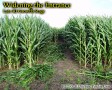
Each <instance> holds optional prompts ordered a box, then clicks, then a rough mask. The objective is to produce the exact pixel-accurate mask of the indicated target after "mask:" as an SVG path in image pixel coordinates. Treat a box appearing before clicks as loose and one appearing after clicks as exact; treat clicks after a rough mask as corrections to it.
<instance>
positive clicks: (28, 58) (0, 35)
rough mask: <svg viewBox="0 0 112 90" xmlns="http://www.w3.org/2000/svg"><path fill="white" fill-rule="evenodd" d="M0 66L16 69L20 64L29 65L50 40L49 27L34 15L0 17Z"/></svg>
mask: <svg viewBox="0 0 112 90" xmlns="http://www.w3.org/2000/svg"><path fill="white" fill-rule="evenodd" d="M0 24H1V25H0V68H2V67H8V68H9V69H10V70H11V69H18V68H19V67H20V65H21V64H23V63H24V64H28V65H29V66H30V67H32V65H33V64H34V63H36V62H37V60H38V55H39V53H40V52H41V51H42V49H43V47H45V46H46V44H48V42H49V40H50V36H49V35H50V27H49V25H48V24H46V23H45V22H44V21H42V20H41V19H39V18H36V17H29V16H26V17H24V18H21V17H18V18H15V17H12V18H8V16H5V18H1V19H0Z"/></svg>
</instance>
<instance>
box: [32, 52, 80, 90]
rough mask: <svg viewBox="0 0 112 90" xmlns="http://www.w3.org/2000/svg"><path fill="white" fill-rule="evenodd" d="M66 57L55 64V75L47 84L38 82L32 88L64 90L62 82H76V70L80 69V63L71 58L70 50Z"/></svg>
mask: <svg viewBox="0 0 112 90" xmlns="http://www.w3.org/2000/svg"><path fill="white" fill-rule="evenodd" d="M65 56H66V59H65V60H63V61H58V62H57V63H55V64H54V65H53V66H54V68H55V74H54V76H53V77H52V78H51V79H50V80H49V81H47V82H46V84H44V83H41V84H38V85H37V84H36V83H39V82H35V85H33V86H32V87H35V86H36V87H35V88H31V90H63V89H62V84H75V78H76V77H75V74H74V73H75V71H77V70H79V66H78V64H76V63H74V61H73V60H72V59H71V58H72V57H71V55H69V52H67V53H66V55H65Z"/></svg>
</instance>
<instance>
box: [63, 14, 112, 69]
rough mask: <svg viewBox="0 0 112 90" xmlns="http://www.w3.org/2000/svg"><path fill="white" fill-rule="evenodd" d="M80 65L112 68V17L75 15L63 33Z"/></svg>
mask: <svg viewBox="0 0 112 90" xmlns="http://www.w3.org/2000/svg"><path fill="white" fill-rule="evenodd" d="M63 37H64V38H65V41H66V43H67V45H68V46H69V48H70V49H71V51H72V52H73V54H74V56H75V59H76V60H78V61H79V63H80V65H83V64H84V66H85V68H86V67H87V66H89V67H91V68H94V67H95V68H96V70H99V71H106V70H107V69H109V68H112V57H111V56H112V55H111V54H112V53H111V51H112V47H111V46H112V18H111V17H92V16H90V17H89V16H87V17H74V18H72V19H70V20H69V22H68V24H67V25H66V26H65V33H64V35H63Z"/></svg>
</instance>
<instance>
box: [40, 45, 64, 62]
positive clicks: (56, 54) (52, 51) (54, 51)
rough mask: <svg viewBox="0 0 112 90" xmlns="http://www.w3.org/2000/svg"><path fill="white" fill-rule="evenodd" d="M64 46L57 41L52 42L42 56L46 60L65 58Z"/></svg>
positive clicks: (53, 60) (55, 60)
mask: <svg viewBox="0 0 112 90" xmlns="http://www.w3.org/2000/svg"><path fill="white" fill-rule="evenodd" d="M61 47H62V46H61V45H58V44H57V43H50V44H49V45H48V46H47V47H46V48H45V49H44V50H43V52H42V53H41V54H40V57H41V58H42V59H43V60H44V61H45V62H51V63H54V62H57V61H59V60H63V59H64V54H63V53H62V48H61Z"/></svg>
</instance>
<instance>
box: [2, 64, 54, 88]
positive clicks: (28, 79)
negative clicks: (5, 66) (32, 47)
mask: <svg viewBox="0 0 112 90" xmlns="http://www.w3.org/2000/svg"><path fill="white" fill-rule="evenodd" d="M53 71H54V70H53V68H52V66H51V65H48V64H38V65H34V66H32V68H30V67H29V66H27V65H25V66H23V67H22V68H20V69H19V70H17V71H9V72H6V73H4V74H2V75H1V78H0V81H1V82H3V81H5V82H7V83H9V84H16V85H17V86H19V87H25V88H26V87H28V86H29V84H30V83H32V81H34V80H35V79H39V80H42V81H46V80H48V79H49V78H50V77H52V75H53Z"/></svg>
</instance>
